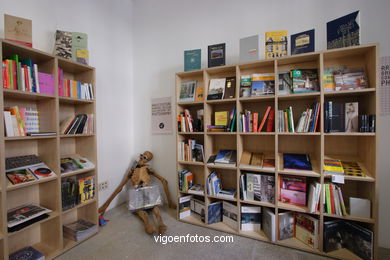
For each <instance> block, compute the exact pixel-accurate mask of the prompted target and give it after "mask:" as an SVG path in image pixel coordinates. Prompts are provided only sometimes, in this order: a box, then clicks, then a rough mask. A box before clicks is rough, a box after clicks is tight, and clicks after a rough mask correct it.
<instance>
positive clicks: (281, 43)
mask: <svg viewBox="0 0 390 260" xmlns="http://www.w3.org/2000/svg"><path fill="white" fill-rule="evenodd" d="M287 33H288V32H287V31H273V32H266V33H265V58H266V59H272V58H278V57H282V56H286V55H287Z"/></svg>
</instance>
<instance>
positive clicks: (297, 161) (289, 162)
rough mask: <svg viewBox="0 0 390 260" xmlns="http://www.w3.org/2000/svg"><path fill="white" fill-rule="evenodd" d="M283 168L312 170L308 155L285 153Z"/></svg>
mask: <svg viewBox="0 0 390 260" xmlns="http://www.w3.org/2000/svg"><path fill="white" fill-rule="evenodd" d="M283 166H284V169H285V170H306V171H311V170H312V167H311V163H310V156H309V155H308V154H293V153H284V154H283Z"/></svg>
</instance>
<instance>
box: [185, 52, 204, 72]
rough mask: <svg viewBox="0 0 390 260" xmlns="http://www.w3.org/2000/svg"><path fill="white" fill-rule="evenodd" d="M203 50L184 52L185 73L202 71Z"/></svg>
mask: <svg viewBox="0 0 390 260" xmlns="http://www.w3.org/2000/svg"><path fill="white" fill-rule="evenodd" d="M201 57H202V56H201V49H196V50H186V51H184V71H191V70H200V64H201Z"/></svg>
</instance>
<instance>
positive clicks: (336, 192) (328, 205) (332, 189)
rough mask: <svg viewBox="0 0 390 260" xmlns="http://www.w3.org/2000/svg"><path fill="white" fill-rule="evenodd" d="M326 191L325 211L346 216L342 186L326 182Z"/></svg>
mask: <svg viewBox="0 0 390 260" xmlns="http://www.w3.org/2000/svg"><path fill="white" fill-rule="evenodd" d="M324 191H325V208H324V211H325V212H326V213H328V214H336V215H339V216H346V215H347V211H346V209H345V204H344V198H343V194H342V192H341V188H340V187H339V186H337V185H335V184H333V183H325V184H324Z"/></svg>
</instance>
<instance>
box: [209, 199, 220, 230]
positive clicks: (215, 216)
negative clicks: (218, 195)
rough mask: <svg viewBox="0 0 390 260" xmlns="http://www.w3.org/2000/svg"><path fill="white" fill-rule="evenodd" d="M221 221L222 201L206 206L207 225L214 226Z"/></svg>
mask: <svg viewBox="0 0 390 260" xmlns="http://www.w3.org/2000/svg"><path fill="white" fill-rule="evenodd" d="M221 221H222V201H217V202H213V203H211V204H209V206H208V219H207V224H209V225H210V224H214V223H218V222H221Z"/></svg>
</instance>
